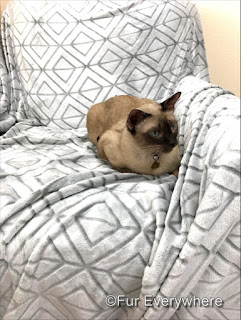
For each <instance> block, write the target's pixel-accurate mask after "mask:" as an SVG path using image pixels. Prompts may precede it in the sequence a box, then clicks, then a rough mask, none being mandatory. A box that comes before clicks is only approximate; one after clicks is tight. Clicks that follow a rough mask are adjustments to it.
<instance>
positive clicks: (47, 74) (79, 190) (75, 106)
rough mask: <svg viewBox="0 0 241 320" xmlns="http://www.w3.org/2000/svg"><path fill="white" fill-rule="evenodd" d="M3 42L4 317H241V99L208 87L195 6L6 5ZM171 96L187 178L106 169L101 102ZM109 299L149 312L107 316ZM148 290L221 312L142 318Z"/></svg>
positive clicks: (151, 311)
mask: <svg viewBox="0 0 241 320" xmlns="http://www.w3.org/2000/svg"><path fill="white" fill-rule="evenodd" d="M1 34H2V39H1V42H0V43H1V46H3V50H0V120H1V122H0V130H1V132H6V131H7V132H6V134H5V135H4V136H3V137H2V138H1V149H2V150H1V159H0V160H1V171H0V172H1V173H0V178H1V183H0V189H1V193H0V194H1V196H0V206H1V215H0V226H1V227H0V240H1V241H0V318H3V319H76V320H77V319H150V320H151V319H188V318H198V319H203V318H207V319H219V318H225V319H239V318H240V317H239V309H238V308H239V306H238V303H239V300H238V298H239V293H240V285H239V280H240V264H239V261H240V259H239V257H240V243H239V237H240V210H239V204H240V190H239V188H240V152H239V150H240V143H239V139H238V137H239V128H240V124H239V120H240V115H239V100H238V99H237V98H235V97H234V96H233V95H231V94H230V93H229V92H227V91H225V90H223V89H222V88H219V87H217V86H213V85H211V84H209V83H207V82H205V81H202V80H200V78H201V79H204V80H208V70H207V62H206V55H205V48H204V43H203V35H202V29H201V25H200V21H199V17H198V13H197V10H196V7H195V5H194V4H192V3H190V2H189V1H181V0H178V1H175V2H173V1H167V0H158V1H157V0H152V1H148V0H147V1H139V0H131V1H129V0H123V1H110V0H107V1H100V0H93V1H68V2H61V3H60V2H59V1H37V2H36V1H21V0H20V1H10V3H9V9H8V10H7V11H6V13H5V14H4V17H3V23H2V33H1ZM187 75H195V76H196V77H195V78H194V77H192V76H190V77H186V76H187ZM180 80H181V81H180ZM174 91H181V92H182V96H181V98H180V101H179V102H178V104H177V105H176V109H175V114H176V117H177V119H178V124H179V147H180V152H181V154H182V155H183V158H182V164H181V167H180V170H179V177H178V180H176V178H175V177H174V176H173V175H163V176H160V177H154V176H147V175H136V174H131V173H119V172H117V171H115V170H114V169H113V168H111V167H110V165H109V164H108V163H107V162H105V161H103V160H101V159H99V158H98V156H97V153H96V148H95V147H94V146H93V144H92V143H90V142H89V141H88V137H87V133H86V128H85V120H86V114H87V112H88V109H89V108H90V106H91V105H92V104H94V103H97V102H102V101H104V100H105V99H107V98H109V97H111V96H114V95H117V94H134V95H137V96H139V97H147V98H151V99H154V100H157V101H158V102H161V101H162V100H164V98H166V97H167V96H169V95H170V94H171V93H173V92H174ZM16 119H17V120H21V121H20V122H19V123H17V124H15V125H14V123H15V122H16ZM174 187H175V188H174ZM108 294H112V295H119V294H123V295H125V296H126V297H135V298H138V297H139V299H140V301H139V304H138V306H137V307H135V308H130V307H128V306H127V305H125V304H123V305H121V307H117V306H115V307H113V308H110V307H108V306H107V305H106V303H105V299H106V296H107V295H108ZM146 294H148V295H150V294H151V295H153V296H154V297H155V298H156V299H158V298H164V297H177V298H178V297H187V296H189V297H193V296H196V297H200V298H202V297H217V296H220V297H221V298H222V299H223V300H224V306H223V307H222V308H215V307H213V308H191V307H186V308H184V307H181V308H180V309H178V310H176V309H174V308H162V307H160V308H154V307H147V306H145V305H144V304H143V296H145V295H146Z"/></svg>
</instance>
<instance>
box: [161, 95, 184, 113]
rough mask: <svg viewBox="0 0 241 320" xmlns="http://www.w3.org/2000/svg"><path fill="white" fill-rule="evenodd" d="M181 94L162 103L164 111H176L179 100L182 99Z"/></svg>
mask: <svg viewBox="0 0 241 320" xmlns="http://www.w3.org/2000/svg"><path fill="white" fill-rule="evenodd" d="M180 95H181V92H177V93H175V94H174V95H173V96H171V97H170V98H168V99H167V100H165V101H163V102H162V103H161V106H162V110H163V111H174V106H175V103H176V102H177V100H178V99H179V98H180Z"/></svg>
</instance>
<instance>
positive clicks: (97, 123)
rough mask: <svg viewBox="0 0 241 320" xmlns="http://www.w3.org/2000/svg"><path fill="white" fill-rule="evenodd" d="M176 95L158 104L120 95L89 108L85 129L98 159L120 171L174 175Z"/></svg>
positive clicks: (178, 158) (177, 152)
mask: <svg viewBox="0 0 241 320" xmlns="http://www.w3.org/2000/svg"><path fill="white" fill-rule="evenodd" d="M180 95H181V93H180V92H178V93H176V94H174V95H173V96H172V97H170V98H169V99H167V100H166V101H164V102H162V103H161V104H158V103H157V102H155V101H153V100H150V99H141V98H138V97H135V96H129V95H121V96H116V97H113V98H110V99H108V100H107V101H105V102H102V103H98V104H95V105H93V106H92V107H91V108H90V110H89V112H88V114H87V130H88V135H89V139H90V141H92V142H93V143H94V144H95V145H96V146H97V148H98V154H99V156H100V157H101V158H103V159H106V160H108V161H109V162H110V163H111V165H112V166H113V167H114V168H115V169H117V170H118V171H120V172H134V173H140V174H151V175H155V176H159V175H161V174H164V173H174V174H175V175H177V172H178V171H177V170H178V167H179V165H180V154H179V148H178V125H177V120H176V119H175V117H174V114H173V112H174V105H175V103H176V101H177V100H178V99H179V97H180Z"/></svg>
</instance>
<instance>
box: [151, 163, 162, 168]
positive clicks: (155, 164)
mask: <svg viewBox="0 0 241 320" xmlns="http://www.w3.org/2000/svg"><path fill="white" fill-rule="evenodd" d="M159 165H160V164H159V163H158V162H156V161H155V162H154V163H153V165H152V166H151V168H152V169H157V168H158V167H159Z"/></svg>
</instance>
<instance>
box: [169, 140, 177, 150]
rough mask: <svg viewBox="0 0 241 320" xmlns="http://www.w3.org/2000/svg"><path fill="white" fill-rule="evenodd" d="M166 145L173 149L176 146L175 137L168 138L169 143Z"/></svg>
mask: <svg viewBox="0 0 241 320" xmlns="http://www.w3.org/2000/svg"><path fill="white" fill-rule="evenodd" d="M168 144H169V145H170V146H171V147H172V148H174V147H175V146H176V145H177V139H176V138H175V137H170V138H169V141H168Z"/></svg>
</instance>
